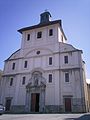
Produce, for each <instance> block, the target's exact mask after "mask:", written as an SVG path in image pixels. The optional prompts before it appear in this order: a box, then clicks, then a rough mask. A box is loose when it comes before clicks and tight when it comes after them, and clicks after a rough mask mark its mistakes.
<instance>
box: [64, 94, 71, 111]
mask: <svg viewBox="0 0 90 120" xmlns="http://www.w3.org/2000/svg"><path fill="white" fill-rule="evenodd" d="M68 98H69V99H71V103H70V104H71V111H68V112H72V96H64V97H63V103H64V112H66V113H67V111H66V110H65V109H66V108H65V99H68Z"/></svg>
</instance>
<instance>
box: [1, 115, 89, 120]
mask: <svg viewBox="0 0 90 120" xmlns="http://www.w3.org/2000/svg"><path fill="white" fill-rule="evenodd" d="M0 120H90V114H89V113H87V114H3V115H1V116H0Z"/></svg>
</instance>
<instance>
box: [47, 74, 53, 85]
mask: <svg viewBox="0 0 90 120" xmlns="http://www.w3.org/2000/svg"><path fill="white" fill-rule="evenodd" d="M48 81H49V83H52V74H49V80H48Z"/></svg>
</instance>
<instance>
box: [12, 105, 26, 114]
mask: <svg viewBox="0 0 90 120" xmlns="http://www.w3.org/2000/svg"><path fill="white" fill-rule="evenodd" d="M10 112H12V113H25V106H24V105H13V106H11V110H10Z"/></svg>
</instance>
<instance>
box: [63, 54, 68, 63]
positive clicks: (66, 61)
mask: <svg viewBox="0 0 90 120" xmlns="http://www.w3.org/2000/svg"><path fill="white" fill-rule="evenodd" d="M64 63H65V64H67V63H68V56H64Z"/></svg>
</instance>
